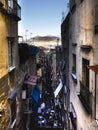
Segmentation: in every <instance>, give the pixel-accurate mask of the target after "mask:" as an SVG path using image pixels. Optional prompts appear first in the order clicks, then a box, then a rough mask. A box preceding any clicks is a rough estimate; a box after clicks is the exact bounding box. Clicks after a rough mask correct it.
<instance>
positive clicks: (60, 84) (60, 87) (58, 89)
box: [54, 82, 63, 98]
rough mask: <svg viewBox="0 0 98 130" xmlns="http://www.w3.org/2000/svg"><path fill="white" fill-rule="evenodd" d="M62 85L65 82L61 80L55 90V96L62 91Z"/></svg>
mask: <svg viewBox="0 0 98 130" xmlns="http://www.w3.org/2000/svg"><path fill="white" fill-rule="evenodd" d="M62 87H63V84H62V82H60V83H59V85H58V87H57V88H56V90H55V91H54V96H55V98H56V97H57V95H58V94H59V92H60V91H61V89H62Z"/></svg>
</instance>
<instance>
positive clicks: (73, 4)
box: [70, 0, 76, 12]
mask: <svg viewBox="0 0 98 130" xmlns="http://www.w3.org/2000/svg"><path fill="white" fill-rule="evenodd" d="M75 8H76V0H70V10H71V12H74V10H75Z"/></svg>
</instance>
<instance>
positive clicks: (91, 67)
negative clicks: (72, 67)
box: [88, 65, 98, 74]
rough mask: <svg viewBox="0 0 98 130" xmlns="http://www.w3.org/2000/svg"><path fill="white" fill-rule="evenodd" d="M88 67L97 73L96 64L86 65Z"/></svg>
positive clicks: (97, 66)
mask: <svg viewBox="0 0 98 130" xmlns="http://www.w3.org/2000/svg"><path fill="white" fill-rule="evenodd" d="M88 69H91V70H92V71H94V72H95V73H96V74H98V65H92V66H88Z"/></svg>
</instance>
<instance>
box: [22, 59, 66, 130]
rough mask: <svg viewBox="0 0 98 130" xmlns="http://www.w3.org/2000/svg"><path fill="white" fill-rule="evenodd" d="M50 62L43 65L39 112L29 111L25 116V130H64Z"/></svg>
mask: <svg viewBox="0 0 98 130" xmlns="http://www.w3.org/2000/svg"><path fill="white" fill-rule="evenodd" d="M49 62H50V60H49V61H48V60H47V59H46V61H45V62H44V64H43V68H42V92H41V97H40V99H39V102H38V104H37V107H36V109H37V112H36V113H35V114H34V111H35V110H34V111H33V112H32V111H29V112H28V113H27V114H24V122H25V123H24V124H25V126H24V128H23V130H33V129H36V130H41V129H42V130H46V129H50V130H52V129H55V130H63V124H62V115H61V114H62V113H61V109H60V107H59V105H58V104H57V105H56V100H55V97H54V92H53V86H52V82H53V80H52V66H51V65H50V63H49Z"/></svg>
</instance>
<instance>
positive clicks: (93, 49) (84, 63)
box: [61, 0, 98, 130]
mask: <svg viewBox="0 0 98 130" xmlns="http://www.w3.org/2000/svg"><path fill="white" fill-rule="evenodd" d="M97 10H98V2H97V0H70V12H69V13H68V15H67V16H66V17H65V19H64V21H63V22H62V24H61V37H62V48H63V55H64V56H65V59H66V86H67V88H69V89H70V91H69V95H70V100H69V101H70V104H69V110H68V112H69V117H70V118H69V120H70V129H71V130H95V128H96V129H98V103H97V98H98V93H97V91H98V89H97V84H98V79H97V76H95V74H97V73H96V70H97V67H96V66H95V65H97V64H98V57H97V51H98V45H97V41H98V40H97V39H98V36H97V34H98V28H97V27H98V15H97ZM92 65H93V67H94V69H92V67H91V66H92ZM88 66H90V67H88ZM90 69H91V70H93V71H94V72H93V71H91V70H90Z"/></svg>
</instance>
